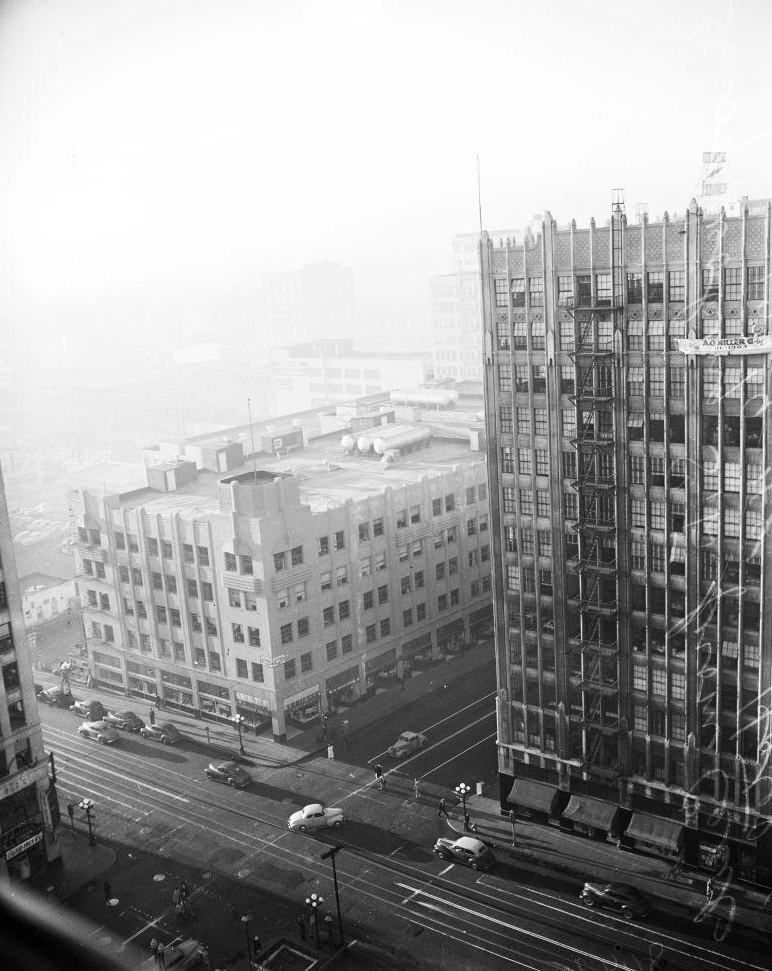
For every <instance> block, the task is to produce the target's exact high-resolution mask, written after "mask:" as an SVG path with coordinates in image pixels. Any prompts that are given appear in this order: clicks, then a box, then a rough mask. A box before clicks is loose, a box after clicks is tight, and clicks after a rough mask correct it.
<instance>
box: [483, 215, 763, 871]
mask: <svg viewBox="0 0 772 971" xmlns="http://www.w3.org/2000/svg"><path fill="white" fill-rule="evenodd" d="M770 229H771V225H770V206H769V204H768V203H767V205H766V206H765V208H764V210H763V211H761V212H759V211H758V208H756V209H755V210H752V211H749V210H748V209H747V208H744V209H743V210H742V212H741V214H740V215H738V216H737V217H727V216H726V214H725V213H724V212H723V211H722V212H720V213H718V214H716V215H715V216H714V215H707V214H705V213H704V212H703V211H702V210H701V209H700V208H699V207H698V206H697V205H696V203H695V202H692V204H691V206H690V207H689V208H688V211H687V212H686V214H685V215H684V216H683V217H681V218H678V219H672V220H671V219H670V218H669V217H668V216H667V214H665V216H664V217H663V219H662V221H660V222H650V221H649V219H648V217H647V215H646V214H642V218H641V221H640V223H638V224H636V225H629V224H628V222H627V219H626V217H625V214H624V211H623V207H622V204H621V200H619V199H618V200H617V201H616V204H615V205H614V208H613V211H612V215H611V219H610V220H609V222H608V223H606V225H604V226H598V225H596V224H595V222H594V221H593V222H591V224H590V226H589V228H585V229H578V228H577V227H576V225H575V224H571V225H569V226H566V227H558V226H557V225H556V223H555V222H554V221H553V220H552V218H551V217H550V216H549V214H547V215H546V217H545V221H544V223H543V228H542V231H541V233H540V234H539V235H538V236H537V237H536V238H533V239H532V240H530V241H529V240H528V239H526V241H525V243H524V244H522V245H514V244H511V243H510V244H505V245H494V243H493V241H492V240H491V239H490V238H489V237H488V236H487V235H485V236H484V237H483V240H482V244H481V266H482V280H483V285H482V300H483V321H484V349H485V350H484V353H485V391H486V415H487V425H488V463H489V481H490V486H491V489H490V494H491V516H492V538H493V542H494V563H495V575H494V592H495V604H496V607H495V617H496V644H497V654H498V681H499V697H498V705H499V708H498V745H499V776H500V783H501V803H502V807H503V808H510V807H513V806H521V807H526V808H528V809H529V810H531V811H532V812H534V813H536V814H537V816H538V814H539V813H542V814H543V817H542V818H545V819H546V818H547V817H548V816H552V817H553V818H556V817H558V816H559V817H560V818H561V820H562V822H563V824H565V825H568V826H571V827H572V828H573V829H574V830H577V831H581V832H584V833H586V834H588V835H594V836H608V835H614V834H618V833H624V835H623V839H624V840H625V841H626V842H629V844H630V845H632V846H636V847H640V848H643V849H645V850H646V851H647V852H654V853H658V854H661V855H662V856H665V857H671V858H677V857H678V856H679V855H683V857H684V858H685V859H686V860H687V861H688V862H689V863H691V864H693V865H696V866H701V867H704V868H705V869H706V870H708V871H710V870H717V869H719V868H720V867H721V866H722V865H723V864H725V863H730V864H731V866H732V867H733V872H734V874H735V876H736V877H741V878H746V879H755V880H768V879H769V876H770V867H771V866H772V831H771V830H770V823H771V822H772V802H771V801H770V797H771V796H772V768H771V767H770V764H769V758H768V749H769V746H770V742H771V741H772V723H771V722H770V719H769V709H770V694H771V693H772V637H770V632H771V631H772V548H771V547H770V545H769V543H768V541H767V537H766V533H765V524H766V523H767V522H768V521H769V511H770V507H769V500H768V495H769V489H768V488H767V487H766V481H767V475H768V471H767V470H769V469H770V468H771V467H772V441H771V438H770V424H769V422H770V419H769V413H768V411H769V410H768V402H769V400H770V399H769V395H770V391H771V390H772V389H771V388H770V368H769V354H770V352H771V351H772V337H771V336H770V310H769V286H768V273H769V266H770V259H771V258H772V252H770Z"/></svg>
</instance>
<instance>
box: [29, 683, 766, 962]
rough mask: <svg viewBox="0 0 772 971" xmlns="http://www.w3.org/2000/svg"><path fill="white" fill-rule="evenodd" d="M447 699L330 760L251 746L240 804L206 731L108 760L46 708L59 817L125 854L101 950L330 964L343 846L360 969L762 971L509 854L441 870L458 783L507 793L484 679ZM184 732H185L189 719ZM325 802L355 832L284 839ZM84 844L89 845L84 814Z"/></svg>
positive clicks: (118, 748)
mask: <svg viewBox="0 0 772 971" xmlns="http://www.w3.org/2000/svg"><path fill="white" fill-rule="evenodd" d="M438 684H439V685H440V687H439V688H437V689H434V690H432V691H431V692H429V693H427V694H426V695H425V696H422V697H420V698H418V699H415V700H413V702H412V704H410V705H409V706H408V707H406V708H405V709H403V710H399V711H395V712H394V713H393V716H392V717H391V718H390V719H382V720H381V721H379V722H378V723H376V724H373V725H370V726H368V727H367V728H366V729H364V730H362V731H360V732H356V733H354V735H353V736H352V737H351V739H350V743H349V745H348V750H347V751H346V752H345V753H344V752H343V751H342V746H339V747H338V752H337V755H336V758H335V760H332V761H330V760H328V759H326V758H324V757H322V755H316V756H308V755H304V754H303V753H302V752H300V751H297V752H296V753H295V758H294V760H291V759H288V758H287V757H286V756H287V753H288V752H290V751H291V750H290V749H289V747H288V746H276V745H274V744H273V743H271V742H270V741H269V740H267V739H262V738H261V739H259V740H258V741H257V742H255V741H254V740H252V739H250V749H249V758H248V760H249V762H250V763H252V764H251V765H248V766H246V768H247V770H248V771H249V772H250V774H251V775H252V778H253V780H254V781H253V783H252V784H251V785H250V786H248V787H246V788H245V789H243V790H237V789H232V788H229V787H227V786H223V785H219V784H217V783H215V782H212V781H209V780H207V779H206V778H205V776H204V771H203V770H204V768H205V766H206V764H207V763H208V762H209V761H210V758H209V756H210V750H209V749H208V748H207V746H206V744H205V743H204V742H202V741H201V740H200V726H198V725H196V726H195V727H196V729H197V734H195V735H194V734H193V732H192V730H191V731H190V732H189V733H188V735H187V736H186V737H185V738H184V739H183V741H182V742H181V743H180V744H179V745H177V746H163V745H160V744H159V743H156V742H152V741H149V740H144V739H141V738H139V737H137V736H133V735H127V734H126V733H121V737H120V740H119V741H118V742H117V743H116V744H115V745H114V746H111V747H110V748H109V749H108V748H107V747H102V746H99V745H98V744H97V743H95V742H92V741H89V740H85V739H81V738H80V737H79V736H78V735H77V733H76V730H77V726H78V724H79V723H80V720H79V719H78V718H77V717H76V716H75V715H73V714H71V713H70V712H68V711H61V710H51V709H46V708H44V709H42V718H43V722H44V734H45V738H46V744H47V746H48V747H49V748H50V749H53V750H54V751H55V752H56V765H57V775H58V786H59V790H60V802H61V804H62V807H63V809H64V806H65V804H66V803H67V802H69V801H72V802H75V803H78V802H79V801H80V799H81V798H82V797H83V796H85V795H87V796H88V797H89V798H90V799H92V800H93V802H94V810H93V820H94V830H95V834H96V838H97V840H98V841H107V842H108V843H109V845H111V846H112V847H113V848H114V849H115V850H116V853H117V860H116V863H115V864H114V865H113V866H112V867H111V869H110V871H109V873H108V874H107V875H106V879H108V880H109V882H110V886H111V892H112V895H113V897H114V899H115V903H112V902H111V903H110V904H107V903H106V901H105V899H104V895H103V893H102V885H101V881H97V882H93V883H91V884H90V885H89V886H86V887H85V888H83V889H82V890H81V891H80V892H78V893H77V894H76V895H75V897H74V898H73V899H72V900H71V902H70V903H71V906H73V907H74V908H75V909H76V910H77V911H79V912H81V913H83V914H85V915H87V916H89V917H90V918H91V919H92V920H93V921H94V924H95V928H96V929H95V932H94V936H93V941H94V942H95V943H96V944H97V945H98V946H101V947H105V948H109V949H114V950H116V951H119V952H120V951H121V950H124V949H126V948H129V949H132V950H133V949H136V954H137V959H139V957H146V956H147V955H148V954H149V950H148V948H149V944H150V940H151V938H153V937H155V938H156V939H158V940H164V941H169V940H171V939H172V938H173V937H175V936H176V935H177V934H179V933H182V934H187V935H191V936H194V937H196V938H197V939H199V940H201V941H203V942H204V943H206V944H207V946H208V947H209V949H210V955H211V961H212V967H230V968H234V969H236V971H241V969H244V971H246V968H247V956H246V948H247V942H248V941H250V942H251V943H250V945H249V946H250V947H254V941H253V940H252V938H253V937H254V935H258V936H259V938H260V942H261V944H262V946H267V945H268V944H270V943H271V941H272V940H274V939H276V938H278V937H287V938H292V939H294V940H296V941H300V940H301V937H300V935H301V926H300V925H301V924H302V933H303V934H305V936H306V938H307V940H306V946H307V947H311V948H312V949H314V948H315V947H316V945H317V938H318V942H319V947H320V950H321V951H324V950H325V949H326V947H327V942H328V941H329V940H330V939H332V941H333V942H334V941H336V940H337V937H336V935H337V915H336V911H335V903H334V899H335V898H334V888H333V886H332V879H331V871H330V865H329V863H328V862H323V861H322V860H321V858H320V857H321V853H322V852H323V851H324V850H325V849H327V848H328V847H329V846H330V845H333V844H338V845H340V846H342V847H343V849H342V851H341V852H340V853H339V854H338V856H337V876H338V882H339V889H340V901H341V909H342V912H343V920H344V927H345V932H346V937H347V942H348V943H351V942H353V941H356V942H358V943H357V944H356V945H355V946H354V947H353V948H352V949H351V951H350V952H349V961H350V962H351V966H354V965H355V964H356V961H357V959H358V955H359V956H360V957H362V960H363V963H364V957H363V952H362V951H361V947H363V946H366V947H367V951H366V955H367V961H366V963H368V964H369V965H370V966H372V967H377V966H379V965H378V964H377V963H374V962H373V953H375V954H377V955H378V960H379V961H381V962H382V964H381V965H380V966H382V967H425V968H432V967H435V968H468V967H486V968H488V967H489V968H523V969H540V968H551V969H552V968H569V967H570V968H577V967H582V968H597V969H598V971H601V969H602V968H607V967H620V968H621V967H626V968H630V969H637V968H642V967H649V966H650V962H651V960H652V959H653V958H656V957H657V956H658V955H659V954H661V953H662V952H663V951H666V952H667V955H668V968H678V967H681V968H684V969H687V968H688V969H692V968H695V967H700V968H705V969H712V968H715V969H717V971H718V969H719V968H722V969H724V968H728V969H737V971H740V969H742V968H748V969H755V968H762V967H766V965H765V964H763V963H762V962H761V961H760V960H757V959H756V958H754V957H753V952H752V951H750V950H746V949H745V948H746V947H751V948H753V947H755V946H756V945H757V944H758V942H757V941H755V940H751V939H747V940H738V941H733V942H732V943H731V944H727V943H724V944H723V945H717V944H716V943H715V942H714V941H712V939H711V938H710V936H709V935H708V934H707V933H706V932H705V928H704V927H701V926H699V925H697V924H695V923H694V921H693V920H692V919H691V917H690V915H688V914H687V913H685V912H679V911H678V910H677V909H662V910H661V911H658V912H657V913H656V914H654V915H653V916H652V918H651V919H650V920H649V921H647V922H646V924H645V925H641V924H638V923H637V922H636V923H634V924H630V923H628V922H626V921H624V920H623V919H622V918H619V917H617V916H614V915H612V914H609V913H598V912H592V913H590V912H588V911H587V910H586V908H585V907H583V906H582V904H581V903H580V901H579V899H578V890H579V885H578V884H577V882H576V881H575V880H572V879H570V878H569V877H567V876H565V875H562V874H559V873H549V872H545V871H544V870H543V868H540V867H538V866H535V865H534V864H533V863H532V862H527V861H525V860H522V859H518V858H517V857H514V858H513V857H511V856H510V855H509V853H502V852H499V851H497V864H496V867H495V868H494V870H493V871H491V872H490V873H489V874H485V875H482V874H478V873H475V872H474V871H471V870H468V869H466V868H464V867H461V866H459V865H457V864H448V863H447V862H443V861H440V860H438V859H436V858H435V857H434V856H433V855H432V852H431V851H432V846H433V844H434V841H435V839H436V838H437V836H440V835H442V836H449V837H454V836H455V835H457V834H454V832H453V827H455V828H456V829H457V830H458V831H460V830H461V824H462V820H461V816H460V811H459V810H458V809H457V808H456V807H455V806H454V805H453V800H452V799H449V800H448V806H449V808H450V813H451V819H450V821H448V820H446V819H445V818H443V817H439V816H438V814H437V801H438V794H440V793H445V794H447V793H448V792H449V791H450V792H452V789H453V787H454V786H455V784H457V783H458V782H459V781H462V780H463V781H467V782H468V783H469V784H474V783H475V782H477V781H482V780H483V779H484V778H485V777H486V776H487V775H488V774H492V777H495V762H494V756H493V752H494V746H493V744H492V739H491V733H492V732H493V731H494V730H495V723H494V718H493V715H492V699H491V694H490V671H489V670H488V666H487V665H483V666H482V667H481V668H480V669H479V670H478V671H476V672H474V676H473V677H472V676H471V675H470V676H468V677H465V678H463V679H460V680H458V681H454V682H450V683H449V684H448V687H447V688H445V687H442V686H441V685H442V684H443V682H441V681H439V679H438ZM486 686H487V689H488V690H485V689H486ZM481 691H482V692H483V694H482V695H481ZM87 695H88V697H92V696H94V693H93V692H88V693H87ZM104 700H105V701H109V698H108V697H107V696H104ZM113 704H114V700H113ZM139 713H140V714H141V715H142V716H143V717H145V716H146V715H147V711H145V710H141V709H140V710H139ZM163 717H165V713H159V720H163ZM177 724H178V725H180V727H181V728H182V730H183V731H184V729H185V726H186V722H185V720H182V719H177ZM187 724H188V725H190V722H188V723H187ZM405 729H410V730H414V731H421V732H423V733H425V734H426V735H427V736H428V739H429V742H428V744H427V746H426V748H424V749H423V750H422V751H420V752H419V753H417V754H416V755H413V756H409V757H408V758H407V759H406V760H404V761H403V762H401V763H397V762H395V761H393V760H390V759H388V758H387V756H386V755H385V749H386V747H387V746H388V745H389V744H391V743H392V742H393V741H394V740H395V738H396V736H397V735H398V734H399V732H401V731H403V730H405ZM454 751H457V752H459V758H458V759H455V758H454V757H453V752H454ZM280 755H282V756H283V757H279V756H280ZM376 762H380V763H381V764H382V765H383V768H384V771H385V772H386V780H387V781H386V789H385V790H384V791H381V790H380V789H379V788H378V787H377V786H375V785H374V773H373V764H375V763H376ZM481 777H482V778H481ZM415 779H418V780H419V798H418V800H416V798H415V792H414V780H415ZM316 801H320V802H322V803H323V804H325V805H334V806H339V807H341V808H342V809H343V810H344V812H345V815H346V822H345V824H344V826H343V827H342V828H341V829H339V830H327V831H321V833H320V834H319V835H311V834H301V833H291V832H288V831H287V817H288V816H289V815H290V813H292V812H293V811H295V810H296V809H298V808H300V807H302V806H303V805H305V804H307V803H310V802H316ZM66 818H67V817H66V814H65V819H66ZM75 829H76V833H75V836H74V838H75V839H76V840H81V841H82V843H83V844H84V845H85V843H86V840H87V834H86V820H85V817H84V814H83V812H82V811H81V810H79V809H77V810H76V815H75ZM531 832H533V833H534V835H535V831H531ZM328 833H329V835H328ZM523 839H528V838H527V837H525V836H523ZM183 881H185V882H186V883H187V884H188V886H189V888H190V901H191V908H192V913H191V914H190V915H189V916H184V917H180V918H177V917H176V916H175V912H174V906H173V894H174V890H175V888H176V887H177V886H179V885H180V884H181V883H182V882H183ZM311 893H316V894H318V895H320V896H321V897H323V899H324V903H323V904H322V906H321V908H320V911H319V912H318V913H317V914H315V915H314V916H315V917H316V918H317V920H318V924H316V925H315V924H314V922H313V920H312V917H311V911H310V910H309V909H308V908H307V907H306V904H305V901H306V898H307V897H309V895H310V894H311ZM247 916H248V917H249V919H248V920H247V919H245V918H246V917H247ZM328 917H329V918H332V919H330V920H327V919H326V918H328ZM577 961H578V962H579V963H578V964H577Z"/></svg>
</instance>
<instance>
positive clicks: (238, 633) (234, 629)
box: [231, 624, 244, 644]
mask: <svg viewBox="0 0 772 971" xmlns="http://www.w3.org/2000/svg"><path fill="white" fill-rule="evenodd" d="M231 635H232V637H233V640H234V641H235V642H236V643H237V644H243V643H244V628H243V627H242V626H241V624H231Z"/></svg>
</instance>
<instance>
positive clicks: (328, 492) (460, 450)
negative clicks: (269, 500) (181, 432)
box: [121, 430, 485, 519]
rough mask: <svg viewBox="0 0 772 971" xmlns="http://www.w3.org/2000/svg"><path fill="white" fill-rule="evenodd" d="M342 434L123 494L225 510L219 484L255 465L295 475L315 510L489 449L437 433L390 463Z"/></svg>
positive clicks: (125, 499)
mask: <svg viewBox="0 0 772 971" xmlns="http://www.w3.org/2000/svg"><path fill="white" fill-rule="evenodd" d="M340 439H341V435H340V433H336V434H334V435H327V436H324V437H322V438H317V439H315V440H314V441H313V442H312V443H311V444H310V445H309V446H308V447H307V448H304V449H298V450H297V451H294V452H291V453H290V454H289V455H286V456H283V457H282V458H274V457H272V456H266V455H258V456H257V458H256V461H255V463H254V466H253V462H252V457H251V456H249V457H248V458H247V459H246V461H245V462H244V464H243V465H242V466H240V467H239V468H234V469H230V470H229V471H228V472H227V473H225V474H223V473H222V472H208V471H206V470H202V471H199V473H198V477H197V479H196V480H195V481H193V482H190V483H187V484H186V485H184V486H183V487H182V488H180V489H179V490H178V491H176V492H169V493H160V492H156V491H155V490H154V489H148V488H144V489H137V490H135V491H133V492H128V493H124V494H123V495H122V496H121V505H122V506H123V507H124V508H139V507H147V508H149V509H150V510H151V511H152V513H153V514H154V515H161V516H165V515H172V514H179V515H180V516H182V518H183V519H197V518H203V517H206V516H209V515H212V514H213V513H217V512H219V511H220V503H219V485H220V482H222V481H224V480H228V479H238V478H239V477H241V476H244V477H248V476H249V473H250V472H251V471H252V469H253V467H254V468H256V469H257V472H258V479H259V480H260V479H262V480H263V481H265V480H266V479H267V478H269V477H270V474H271V473H274V474H275V475H277V476H279V475H283V476H286V475H290V476H294V477H296V478H297V479H298V481H299V483H300V497H301V500H302V501H303V502H306V503H308V504H309V505H310V507H311V509H312V511H313V512H321V511H323V510H325V509H331V508H335V507H337V506H341V505H343V504H344V503H345V502H347V501H348V500H349V499H353V500H355V501H356V500H359V499H366V498H367V497H368V496H376V495H379V494H380V493H382V492H383V491H384V489H386V488H388V487H389V486H390V487H392V488H399V487H401V486H405V485H410V484H411V483H414V482H419V481H420V480H421V479H422V478H424V477H426V476H429V477H431V476H434V475H438V474H442V473H443V472H450V471H452V470H453V468H454V467H457V466H465V465H474V464H477V463H479V462H484V461H485V453H484V451H479V452H473V451H472V450H471V449H470V447H469V438H468V434H467V435H466V436H465V437H462V432H461V430H459V435H458V437H456V438H450V437H448V438H445V437H443V438H432V439H431V440H430V444H429V447H428V448H418V449H416V450H415V451H413V452H408V453H406V454H403V455H402V456H401V457H400V458H398V459H397V460H396V461H395V462H393V463H391V464H390V465H384V464H383V463H382V462H381V456H380V455H376V454H375V453H374V452H368V453H367V454H364V455H363V454H361V453H359V452H352V453H350V454H348V455H347V454H346V453H344V451H343V449H342V448H341V444H340Z"/></svg>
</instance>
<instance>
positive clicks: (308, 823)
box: [287, 802, 343, 833]
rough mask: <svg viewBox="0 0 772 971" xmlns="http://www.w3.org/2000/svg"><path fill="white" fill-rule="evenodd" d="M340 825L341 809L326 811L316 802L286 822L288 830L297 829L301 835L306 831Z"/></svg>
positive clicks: (341, 823)
mask: <svg viewBox="0 0 772 971" xmlns="http://www.w3.org/2000/svg"><path fill="white" fill-rule="evenodd" d="M342 825H343V810H342V809H327V808H325V807H324V806H322V805H320V804H319V803H318V802H312V803H311V804H310V805H308V806H303V808H302V809H298V811H297V812H296V813H293V814H292V815H291V816H290V818H289V819H288V820H287V827H288V829H299V830H300V832H301V833H305V831H306V830H307V829H324V828H325V827H327V826H342Z"/></svg>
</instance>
